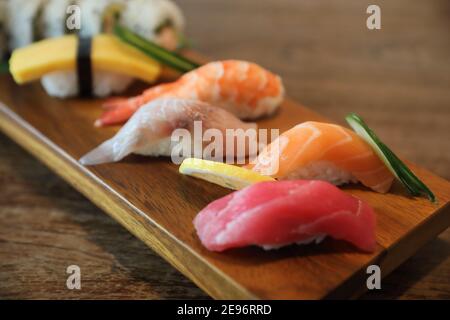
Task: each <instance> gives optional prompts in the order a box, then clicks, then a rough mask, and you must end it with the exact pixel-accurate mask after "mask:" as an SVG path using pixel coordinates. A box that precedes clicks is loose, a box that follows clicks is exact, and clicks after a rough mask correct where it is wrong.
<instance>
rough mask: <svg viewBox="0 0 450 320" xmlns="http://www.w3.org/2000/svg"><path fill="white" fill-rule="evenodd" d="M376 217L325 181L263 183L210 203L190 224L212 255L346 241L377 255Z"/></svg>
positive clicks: (356, 201)
mask: <svg viewBox="0 0 450 320" xmlns="http://www.w3.org/2000/svg"><path fill="white" fill-rule="evenodd" d="M375 224H376V221H375V214H374V212H373V210H372V208H371V207H370V206H369V205H368V204H366V203H365V202H363V201H361V200H360V199H357V198H355V197H353V196H351V195H349V194H347V193H345V192H343V191H341V190H340V189H338V188H337V187H335V186H334V185H332V184H330V183H328V182H324V181H317V180H313V181H307V180H295V181H275V182H261V183H257V184H254V185H251V186H249V187H247V188H245V189H242V190H240V191H236V192H233V193H231V194H229V195H227V196H225V197H223V198H221V199H218V200H216V201H213V202H211V203H210V204H209V205H208V206H206V208H204V209H203V210H202V211H200V212H199V214H198V215H197V216H196V217H195V219H194V226H195V228H196V230H197V234H198V236H199V237H200V240H201V242H202V244H203V245H204V246H205V247H206V248H207V249H209V250H211V251H223V250H226V249H230V248H236V247H244V246H249V245H258V246H262V247H263V248H265V249H270V248H278V247H282V246H285V245H289V244H292V243H299V244H305V243H309V242H313V241H315V242H320V241H321V240H322V239H323V238H324V237H325V236H330V237H332V238H334V239H340V240H345V241H348V242H350V243H352V244H353V245H355V246H356V247H358V248H359V249H361V250H363V251H367V252H372V251H374V250H375V247H376V241H375Z"/></svg>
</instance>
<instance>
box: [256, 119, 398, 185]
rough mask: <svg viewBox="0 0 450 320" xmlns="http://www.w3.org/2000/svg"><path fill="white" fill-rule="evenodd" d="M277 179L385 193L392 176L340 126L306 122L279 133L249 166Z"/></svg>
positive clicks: (358, 141) (361, 141) (370, 152)
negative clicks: (356, 186)
mask: <svg viewBox="0 0 450 320" xmlns="http://www.w3.org/2000/svg"><path fill="white" fill-rule="evenodd" d="M249 167H250V168H252V170H254V171H256V172H259V173H261V174H263V175H269V176H272V177H274V178H278V179H319V180H325V181H328V182H331V183H334V184H336V185H340V184H344V183H348V182H357V181H360V182H361V183H362V184H363V185H365V186H367V187H369V188H371V189H372V190H375V191H377V192H381V193H384V192H387V191H388V190H389V188H390V186H391V184H392V182H393V180H394V176H393V175H392V173H391V172H390V171H389V169H388V168H387V167H386V165H385V164H384V163H383V162H382V161H381V160H380V159H379V158H378V156H377V155H376V154H375V152H374V151H373V149H372V148H371V147H370V146H369V145H368V144H367V143H366V142H365V141H364V140H363V139H362V138H360V137H359V136H358V135H357V134H356V133H354V132H353V131H351V130H349V129H346V128H344V127H342V126H339V125H335V124H330V123H322V122H313V121H308V122H304V123H301V124H299V125H297V126H295V127H293V128H291V129H289V130H288V131H286V132H284V133H283V134H281V135H280V136H279V137H278V138H277V139H276V140H274V141H273V142H272V143H271V144H269V145H268V146H267V147H266V148H265V149H264V150H263V151H262V152H261V153H260V154H259V155H258V158H257V159H256V162H255V163H253V164H250V165H249Z"/></svg>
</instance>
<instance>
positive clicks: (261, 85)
mask: <svg viewBox="0 0 450 320" xmlns="http://www.w3.org/2000/svg"><path fill="white" fill-rule="evenodd" d="M283 96H284V87H283V84H282V82H281V78H280V77H279V76H277V75H275V74H273V73H271V72H269V71H267V70H265V69H263V68H262V67H260V66H258V65H256V64H254V63H250V62H246V61H237V60H227V61H218V62H211V63H208V64H206V65H204V66H202V67H200V68H198V69H195V70H193V71H190V72H188V73H186V74H184V75H183V76H182V77H181V78H179V79H178V80H177V81H175V82H172V83H168V84H161V85H158V86H155V87H152V88H150V89H148V90H146V91H144V93H142V94H141V95H140V96H136V97H133V98H116V99H111V100H109V101H107V102H106V103H105V104H104V107H105V108H106V109H107V111H106V112H105V113H104V114H103V115H102V116H101V117H100V119H98V120H97V121H96V123H95V124H96V126H104V125H111V124H119V123H123V122H125V121H126V120H127V119H128V118H129V117H131V115H132V114H133V113H134V112H135V111H136V110H137V109H139V107H141V106H142V105H144V104H145V103H147V102H149V101H152V100H154V99H156V98H161V97H176V98H183V99H196V100H200V101H204V102H207V103H210V104H212V105H215V106H218V107H221V108H224V109H225V110H227V111H229V112H231V113H233V114H234V115H236V116H237V117H238V118H240V119H255V118H258V117H261V116H264V115H269V114H271V113H273V112H274V111H275V110H276V109H277V107H278V106H279V105H280V103H281V102H282V100H283Z"/></svg>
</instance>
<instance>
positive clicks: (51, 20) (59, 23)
mask: <svg viewBox="0 0 450 320" xmlns="http://www.w3.org/2000/svg"><path fill="white" fill-rule="evenodd" d="M72 5H77V1H76V0H47V3H46V5H45V7H44V9H43V12H42V16H41V17H42V24H43V36H44V38H53V37H60V36H63V35H65V34H69V33H72V32H77V30H69V29H68V28H67V24H66V23H67V18H68V16H69V15H68V13H67V9H68V8H69V7H70V6H72Z"/></svg>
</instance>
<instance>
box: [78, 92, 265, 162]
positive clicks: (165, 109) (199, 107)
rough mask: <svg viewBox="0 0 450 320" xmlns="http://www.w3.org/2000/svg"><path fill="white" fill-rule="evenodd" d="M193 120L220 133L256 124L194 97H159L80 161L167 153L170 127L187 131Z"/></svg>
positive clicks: (204, 127) (109, 160)
mask: <svg viewBox="0 0 450 320" xmlns="http://www.w3.org/2000/svg"><path fill="white" fill-rule="evenodd" d="M195 123H198V124H200V125H201V129H202V131H203V130H207V129H211V128H213V129H216V130H219V131H220V132H221V134H223V136H225V135H226V133H225V131H226V129H243V130H248V129H254V130H256V124H254V123H244V122H242V121H241V120H239V119H238V118H236V117H235V116H233V115H232V114H230V113H228V112H227V111H225V110H223V109H221V108H217V107H214V106H211V105H209V104H206V103H203V102H200V101H195V100H183V99H174V98H163V99H158V100H155V101H153V102H150V103H148V104H147V105H145V106H143V107H142V108H140V109H139V111H138V112H136V113H135V114H134V115H133V117H132V118H131V119H130V120H129V121H128V122H127V123H126V124H125V125H124V126H123V127H122V128H121V129H120V131H119V132H118V133H117V134H116V135H115V136H114V137H113V138H111V139H109V140H107V141H105V142H103V143H102V144H101V145H100V146H99V147H97V148H95V149H94V150H92V151H91V152H89V153H88V154H86V155H85V156H83V157H82V158H81V159H80V163H81V164H84V165H93V164H100V163H105V162H115V161H119V160H121V159H123V158H124V157H125V156H127V155H129V154H131V153H136V154H141V155H150V156H170V155H171V152H172V148H173V144H172V141H171V136H172V133H173V132H174V130H175V129H181V128H183V129H187V130H188V131H189V132H190V133H191V132H193V131H194V128H195V127H194V126H195ZM194 139H196V140H195V141H197V142H198V141H200V143H201V144H202V143H204V142H202V139H203V136H200V137H195V135H194V138H193V139H192V140H191V142H192V144H194V142H195V141H194ZM198 139H200V140H198ZM183 143H184V142H183ZM226 151H227V150H226V145H224V150H221V152H223V155H226V154H225V153H226ZM230 151H231V150H230ZM232 151H234V150H232ZM185 156H191V155H185ZM194 156H195V155H194Z"/></svg>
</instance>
